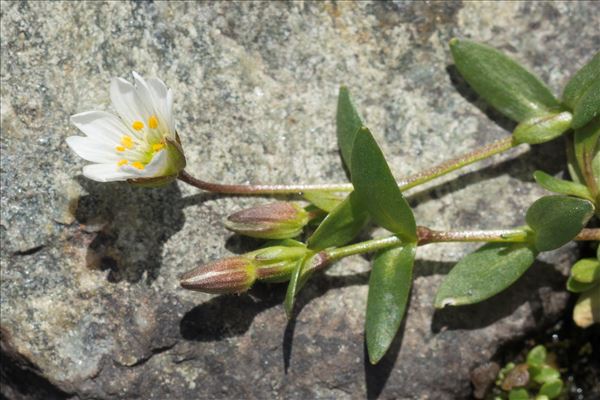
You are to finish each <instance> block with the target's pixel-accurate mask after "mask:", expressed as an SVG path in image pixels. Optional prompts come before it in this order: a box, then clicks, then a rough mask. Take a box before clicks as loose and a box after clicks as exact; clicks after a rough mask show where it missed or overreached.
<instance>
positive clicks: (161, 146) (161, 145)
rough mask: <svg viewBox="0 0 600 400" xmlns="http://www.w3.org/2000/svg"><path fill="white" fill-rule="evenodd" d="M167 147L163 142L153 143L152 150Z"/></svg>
mask: <svg viewBox="0 0 600 400" xmlns="http://www.w3.org/2000/svg"><path fill="white" fill-rule="evenodd" d="M164 148H165V145H164V144H162V143H157V144H153V145H152V150H154V151H159V150H162V149H164Z"/></svg>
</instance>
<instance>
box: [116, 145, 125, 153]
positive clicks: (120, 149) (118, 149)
mask: <svg viewBox="0 0 600 400" xmlns="http://www.w3.org/2000/svg"><path fill="white" fill-rule="evenodd" d="M117 151H121V152H122V151H125V147H124V146H117Z"/></svg>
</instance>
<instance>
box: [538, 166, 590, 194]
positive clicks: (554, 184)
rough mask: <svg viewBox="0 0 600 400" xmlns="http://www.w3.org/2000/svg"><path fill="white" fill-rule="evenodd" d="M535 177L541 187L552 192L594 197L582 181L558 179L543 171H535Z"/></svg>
mask: <svg viewBox="0 0 600 400" xmlns="http://www.w3.org/2000/svg"><path fill="white" fill-rule="evenodd" d="M533 178H534V179H535V181H536V182H537V183H538V184H539V185H540V186H541V187H543V188H544V189H546V190H549V191H551V192H555V193H561V194H568V195H571V196H576V197H581V198H583V199H587V200H593V199H594V198H593V197H592V194H591V193H590V191H589V190H588V188H587V187H586V186H583V185H582V184H580V183H576V182H573V181H565V180H563V179H558V178H555V177H553V176H551V175H548V174H547V173H545V172H543V171H535V172H534V173H533Z"/></svg>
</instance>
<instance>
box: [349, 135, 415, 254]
mask: <svg viewBox="0 0 600 400" xmlns="http://www.w3.org/2000/svg"><path fill="white" fill-rule="evenodd" d="M350 171H351V174H350V175H351V176H352V184H353V185H354V192H355V193H356V196H357V197H358V198H360V202H361V203H362V204H363V205H364V206H365V207H366V208H367V210H368V212H369V214H370V215H371V217H372V218H373V220H374V221H375V222H376V223H377V224H379V225H380V226H382V227H383V228H385V229H387V230H389V231H391V232H393V233H395V234H396V235H398V236H400V237H401V238H402V240H405V241H407V242H415V241H416V240H417V226H416V224H415V217H414V216H413V213H412V210H411V209H410V206H409V205H408V202H407V201H406V199H405V198H404V196H402V192H400V189H399V188H398V184H397V183H396V180H395V179H394V176H393V175H392V172H391V171H390V167H389V166H388V165H387V162H386V161H385V158H384V157H383V153H382V152H381V149H380V148H379V146H378V145H377V142H375V139H374V138H373V135H371V132H370V131H369V129H368V128H365V127H362V128H361V129H360V130H359V132H358V134H357V135H356V138H355V140H354V150H353V151H352V168H351V169H350Z"/></svg>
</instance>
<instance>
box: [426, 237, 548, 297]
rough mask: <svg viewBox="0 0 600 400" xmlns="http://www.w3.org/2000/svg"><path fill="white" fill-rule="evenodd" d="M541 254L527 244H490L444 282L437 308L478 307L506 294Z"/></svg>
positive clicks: (458, 266)
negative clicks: (499, 294) (484, 302)
mask: <svg viewBox="0 0 600 400" xmlns="http://www.w3.org/2000/svg"><path fill="white" fill-rule="evenodd" d="M536 255H537V253H536V251H535V250H534V249H532V248H530V247H528V246H527V245H526V244H523V243H513V244H507V243H489V244H486V245H485V246H483V247H481V248H479V249H478V250H477V251H475V252H473V253H471V254H469V255H467V256H466V257H465V258H463V259H462V260H460V261H459V262H458V264H456V265H455V266H454V268H452V270H451V271H450V273H449V274H448V276H447V277H446V279H445V280H444V281H443V282H442V285H441V286H440V288H439V290H438V292H437V295H436V298H435V307H436V308H443V307H445V306H458V305H463V304H474V303H478V302H480V301H483V300H485V299H488V298H490V297H492V296H493V295H495V294H497V293H499V292H501V291H503V290H504V289H506V288H507V287H509V286H510V285H512V284H513V282H515V281H516V280H517V279H518V278H519V277H520V276H521V275H523V273H524V272H525V271H527V269H528V268H529V267H530V266H531V264H533V261H534V260H535V257H536Z"/></svg>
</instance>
